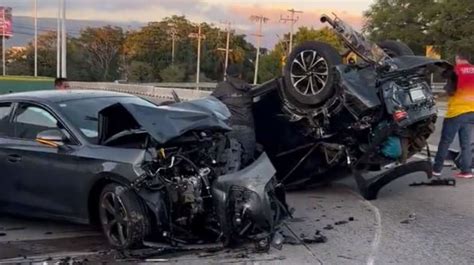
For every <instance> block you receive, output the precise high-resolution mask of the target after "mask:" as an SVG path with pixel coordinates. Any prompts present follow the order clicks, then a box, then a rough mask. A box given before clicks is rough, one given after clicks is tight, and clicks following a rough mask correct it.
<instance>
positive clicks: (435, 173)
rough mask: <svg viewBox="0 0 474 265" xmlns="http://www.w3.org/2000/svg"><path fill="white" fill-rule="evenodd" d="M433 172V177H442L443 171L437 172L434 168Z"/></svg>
mask: <svg viewBox="0 0 474 265" xmlns="http://www.w3.org/2000/svg"><path fill="white" fill-rule="evenodd" d="M432 174H433V177H437V178H440V177H441V172H436V171H434V170H433V172H432Z"/></svg>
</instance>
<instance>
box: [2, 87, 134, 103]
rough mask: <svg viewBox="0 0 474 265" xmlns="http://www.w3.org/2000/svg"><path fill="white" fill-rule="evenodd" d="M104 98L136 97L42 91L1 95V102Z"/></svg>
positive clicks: (77, 91)
mask: <svg viewBox="0 0 474 265" xmlns="http://www.w3.org/2000/svg"><path fill="white" fill-rule="evenodd" d="M102 97H134V96H133V95H130V94H125V93H118V92H111V91H101V90H40V91H28V92H19V93H10V94H4V95H0V100H2V101H3V100H34V101H38V102H54V103H59V102H64V101H70V100H76V99H87V98H102Z"/></svg>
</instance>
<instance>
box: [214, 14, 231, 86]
mask: <svg viewBox="0 0 474 265" xmlns="http://www.w3.org/2000/svg"><path fill="white" fill-rule="evenodd" d="M222 24H224V25H225V32H226V44H225V49H224V48H217V50H219V51H225V62H224V80H227V67H228V66H229V52H232V50H231V49H229V46H230V34H231V32H232V23H231V22H228V21H226V22H223V23H222Z"/></svg>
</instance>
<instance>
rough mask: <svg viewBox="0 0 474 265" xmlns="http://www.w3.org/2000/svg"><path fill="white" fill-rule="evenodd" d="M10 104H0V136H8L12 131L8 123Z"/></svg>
mask: <svg viewBox="0 0 474 265" xmlns="http://www.w3.org/2000/svg"><path fill="white" fill-rule="evenodd" d="M11 105H12V104H11V103H0V136H10V134H11V132H12V131H13V129H12V127H13V126H12V125H11V123H10V121H9V119H8V118H9V117H10V112H11Z"/></svg>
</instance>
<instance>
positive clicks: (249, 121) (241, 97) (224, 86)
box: [211, 64, 256, 165]
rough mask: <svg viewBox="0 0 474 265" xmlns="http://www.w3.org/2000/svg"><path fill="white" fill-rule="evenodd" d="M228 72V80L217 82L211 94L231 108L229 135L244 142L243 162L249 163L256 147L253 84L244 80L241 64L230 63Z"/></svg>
mask: <svg viewBox="0 0 474 265" xmlns="http://www.w3.org/2000/svg"><path fill="white" fill-rule="evenodd" d="M226 74H227V80H226V81H224V82H221V83H219V84H217V87H216V89H215V90H214V91H213V92H212V94H211V96H214V97H216V98H217V99H219V100H220V101H221V102H223V103H224V104H225V105H226V106H227V108H229V111H230V113H231V117H230V121H229V122H230V126H231V127H232V131H231V132H230V133H229V136H230V137H231V138H234V139H236V140H237V141H239V142H240V143H241V144H242V148H243V158H242V162H243V164H244V165H247V164H248V163H249V162H250V161H251V160H252V159H253V158H254V153H255V149H256V139H255V125H254V118H253V114H252V104H253V99H252V95H251V94H250V90H251V86H250V85H249V84H248V83H247V82H245V81H244V80H242V67H241V66H240V65H236V64H231V65H229V66H228V67H227V71H226Z"/></svg>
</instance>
